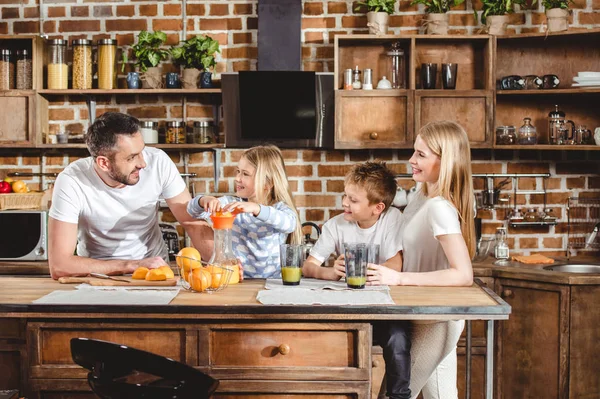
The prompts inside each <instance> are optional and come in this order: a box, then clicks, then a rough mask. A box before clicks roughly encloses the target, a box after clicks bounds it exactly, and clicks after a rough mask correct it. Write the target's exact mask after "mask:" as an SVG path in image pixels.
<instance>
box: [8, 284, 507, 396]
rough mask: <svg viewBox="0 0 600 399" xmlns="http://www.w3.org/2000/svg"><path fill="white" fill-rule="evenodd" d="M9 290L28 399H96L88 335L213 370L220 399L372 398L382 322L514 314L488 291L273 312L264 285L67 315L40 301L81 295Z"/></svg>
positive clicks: (11, 350) (11, 354)
mask: <svg viewBox="0 0 600 399" xmlns="http://www.w3.org/2000/svg"><path fill="white" fill-rule="evenodd" d="M0 283H1V284H2V287H3V289H2V290H1V291H0V326H1V327H0V366H3V367H4V368H5V369H9V370H13V371H14V373H15V374H18V376H19V378H18V384H19V386H20V388H21V394H25V395H27V397H28V398H57V397H71V396H77V397H78V398H86V397H90V398H92V397H93V396H91V394H90V393H89V388H88V385H87V382H86V379H85V378H86V370H84V369H82V368H80V367H78V366H75V365H74V364H73V362H72V360H71V354H70V347H69V342H70V339H71V338H73V337H88V338H95V339H102V340H107V341H111V342H118V343H121V344H124V345H130V346H132V347H135V348H138V349H142V350H148V351H150V352H153V353H157V354H159V355H162V356H167V357H170V358H172V359H175V360H178V361H181V362H183V363H186V364H189V365H192V366H194V367H197V368H199V369H200V370H203V371H205V372H208V373H209V374H210V375H211V376H213V377H215V378H217V379H219V380H220V382H221V384H220V386H219V390H218V392H217V395H216V396H215V397H217V398H220V397H231V395H236V396H235V397H236V398H238V397H240V398H241V397H252V398H261V397H269V398H274V397H281V396H282V395H283V394H286V395H289V396H286V397H290V398H294V397H301V396H302V395H304V396H302V397H306V396H305V395H307V394H308V395H310V396H311V397H317V396H319V397H320V395H323V396H327V397H328V398H362V399H367V398H369V397H370V395H371V386H370V381H371V374H372V372H374V371H372V367H373V366H372V360H371V346H372V342H371V334H372V330H371V322H373V321H377V320H400V319H431V320H440V319H473V320H476V319H479V320H482V319H483V320H498V319H507V318H508V315H509V313H510V307H509V306H508V305H506V303H505V302H504V301H502V300H501V299H500V298H499V297H497V296H496V295H495V294H494V293H493V292H492V291H490V290H489V289H487V288H482V287H480V286H479V285H473V286H472V287H445V288H443V287H392V288H391V294H392V298H393V300H394V302H395V304H394V305H379V306H265V305H262V304H260V303H258V302H257V301H256V294H257V292H258V291H259V290H260V289H262V287H263V286H264V280H250V281H245V282H243V283H242V284H239V285H233V286H230V287H227V288H226V289H225V290H223V291H221V292H218V293H214V294H198V293H191V292H187V291H182V292H180V294H179V295H178V297H177V298H176V299H175V300H173V301H172V302H171V304H169V305H165V306H132V305H123V306H91V305H78V306H63V305H37V304H32V303H31V301H32V300H34V299H37V298H39V297H41V296H43V295H45V294H47V293H49V292H52V291H54V290H72V289H74V287H73V286H71V285H61V284H59V283H57V282H56V281H53V280H51V279H50V278H37V277H1V278H0ZM284 347H285V348H287V350H285V351H283V350H281V348H284ZM3 355H4V357H3ZM9 360H12V363H11V362H10V361H9ZM7 366H8V367H7ZM0 368H1V367H0ZM8 375H9V376H10V375H11V373H8ZM2 378H3V377H2V376H0V384H1V383H2ZM12 382H13V384H14V381H12ZM0 388H2V385H0ZM13 388H14V386H13ZM61 395H62V396H61Z"/></svg>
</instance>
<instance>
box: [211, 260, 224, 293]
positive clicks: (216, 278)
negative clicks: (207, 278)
mask: <svg viewBox="0 0 600 399" xmlns="http://www.w3.org/2000/svg"><path fill="white" fill-rule="evenodd" d="M206 270H208V272H209V273H210V275H211V277H212V281H211V284H210V288H214V289H217V288H219V287H220V286H221V284H223V283H224V282H225V281H224V280H225V279H224V278H223V269H221V268H220V267H215V266H213V265H208V266H207V267H206Z"/></svg>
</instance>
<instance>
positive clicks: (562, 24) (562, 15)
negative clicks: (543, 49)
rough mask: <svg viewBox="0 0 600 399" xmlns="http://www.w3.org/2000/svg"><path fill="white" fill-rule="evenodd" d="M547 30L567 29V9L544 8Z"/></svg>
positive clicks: (558, 30)
mask: <svg viewBox="0 0 600 399" xmlns="http://www.w3.org/2000/svg"><path fill="white" fill-rule="evenodd" d="M546 22H547V23H548V32H562V31H565V30H567V29H569V10H564V9H562V8H551V9H549V10H546Z"/></svg>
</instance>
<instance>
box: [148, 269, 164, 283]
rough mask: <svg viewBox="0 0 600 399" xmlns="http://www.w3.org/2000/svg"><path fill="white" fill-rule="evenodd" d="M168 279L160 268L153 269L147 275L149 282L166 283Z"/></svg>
mask: <svg viewBox="0 0 600 399" xmlns="http://www.w3.org/2000/svg"><path fill="white" fill-rule="evenodd" d="M166 279H167V275H166V274H165V272H164V271H162V270H161V269H160V268H158V269H152V270H150V271H149V272H148V274H146V280H147V281H164V280H166Z"/></svg>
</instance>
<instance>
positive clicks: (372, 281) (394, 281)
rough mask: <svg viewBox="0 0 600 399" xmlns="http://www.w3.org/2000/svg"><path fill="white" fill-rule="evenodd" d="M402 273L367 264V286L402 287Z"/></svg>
mask: <svg viewBox="0 0 600 399" xmlns="http://www.w3.org/2000/svg"><path fill="white" fill-rule="evenodd" d="M401 277H402V273H401V272H397V271H395V270H392V269H390V268H389V267H385V266H382V265H376V264H374V263H369V264H367V285H402V278H401Z"/></svg>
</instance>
